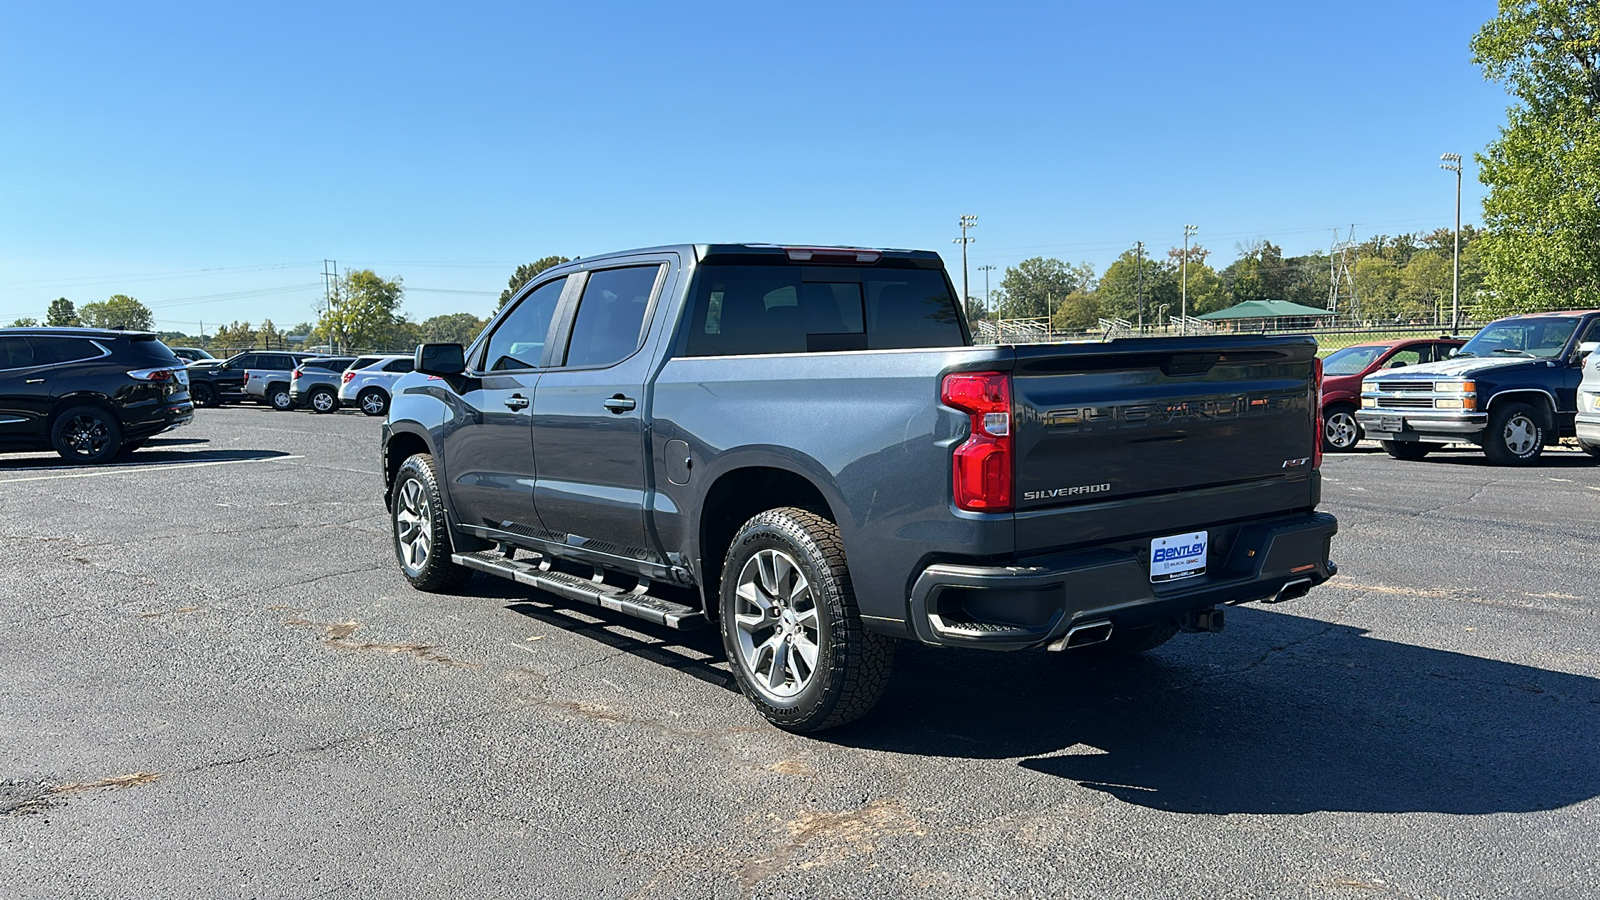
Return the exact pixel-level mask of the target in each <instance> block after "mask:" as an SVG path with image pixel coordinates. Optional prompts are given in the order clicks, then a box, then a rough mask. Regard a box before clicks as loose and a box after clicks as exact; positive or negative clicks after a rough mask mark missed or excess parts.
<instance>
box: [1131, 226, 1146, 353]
mask: <svg viewBox="0 0 1600 900" xmlns="http://www.w3.org/2000/svg"><path fill="white" fill-rule="evenodd" d="M1134 247H1135V248H1136V249H1137V250H1138V255H1137V256H1135V257H1134V260H1135V262H1134V264H1133V277H1134V284H1136V285H1138V287H1136V288H1134V289H1133V290H1134V294H1133V298H1134V305H1135V306H1137V307H1138V308H1139V333H1140V334H1144V241H1136V242H1135V243H1134Z"/></svg>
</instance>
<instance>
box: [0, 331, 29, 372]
mask: <svg viewBox="0 0 1600 900" xmlns="http://www.w3.org/2000/svg"><path fill="white" fill-rule="evenodd" d="M31 365H33V347H31V346H29V344H28V339H27V338H24V337H0V369H25V368H27V367H28V366H31Z"/></svg>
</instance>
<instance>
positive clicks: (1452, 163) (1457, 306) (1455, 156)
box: [1439, 153, 1461, 334]
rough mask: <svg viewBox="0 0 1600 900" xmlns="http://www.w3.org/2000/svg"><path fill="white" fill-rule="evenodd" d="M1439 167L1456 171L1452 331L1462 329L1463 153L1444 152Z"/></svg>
mask: <svg viewBox="0 0 1600 900" xmlns="http://www.w3.org/2000/svg"><path fill="white" fill-rule="evenodd" d="M1439 158H1440V159H1441V160H1443V162H1441V163H1439V168H1441V169H1444V170H1445V171H1447V172H1454V173H1456V252H1455V258H1454V261H1453V262H1452V265H1451V275H1450V333H1451V334H1455V333H1456V332H1458V331H1460V330H1461V154H1459V153H1444V154H1441V155H1440V156H1439Z"/></svg>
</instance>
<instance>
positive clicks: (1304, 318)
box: [1197, 300, 1336, 331]
mask: <svg viewBox="0 0 1600 900" xmlns="http://www.w3.org/2000/svg"><path fill="white" fill-rule="evenodd" d="M1335 315H1336V313H1334V312H1332V311H1331V310H1326V309H1317V308H1316V307H1314V306H1301V305H1300V304H1298V303H1290V302H1289V301H1287V300H1246V301H1245V302H1243V303H1238V304H1235V305H1233V306H1230V307H1228V308H1227V309H1219V310H1217V311H1216V312H1211V313H1206V314H1205V315H1203V316H1198V317H1197V318H1200V319H1204V320H1206V321H1208V322H1215V323H1216V325H1217V328H1218V330H1220V331H1298V330H1301V329H1306V328H1313V327H1315V326H1316V325H1317V324H1318V322H1319V321H1321V320H1326V319H1331V318H1333V317H1334V316H1335Z"/></svg>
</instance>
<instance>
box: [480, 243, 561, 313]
mask: <svg viewBox="0 0 1600 900" xmlns="http://www.w3.org/2000/svg"><path fill="white" fill-rule="evenodd" d="M566 262H572V260H570V259H567V258H566V257H565V256H546V257H545V258H544V259H541V260H538V261H536V262H531V263H528V264H527V265H523V266H517V271H516V272H515V273H513V274H512V276H511V280H510V281H508V282H506V289H505V290H503V291H501V292H500V303H499V305H497V306H496V307H495V309H500V308H501V307H503V306H505V305H506V302H507V301H508V300H510V299H511V297H512V295H514V294H516V292H517V291H518V290H520V289H521V288H522V286H523V285H525V284H527V283H528V282H530V281H532V280H533V279H534V278H535V277H536V276H537V275H538V274H539V273H540V272H543V271H544V270H545V269H548V268H550V267H551V266H559V265H561V264H562V263H566Z"/></svg>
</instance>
